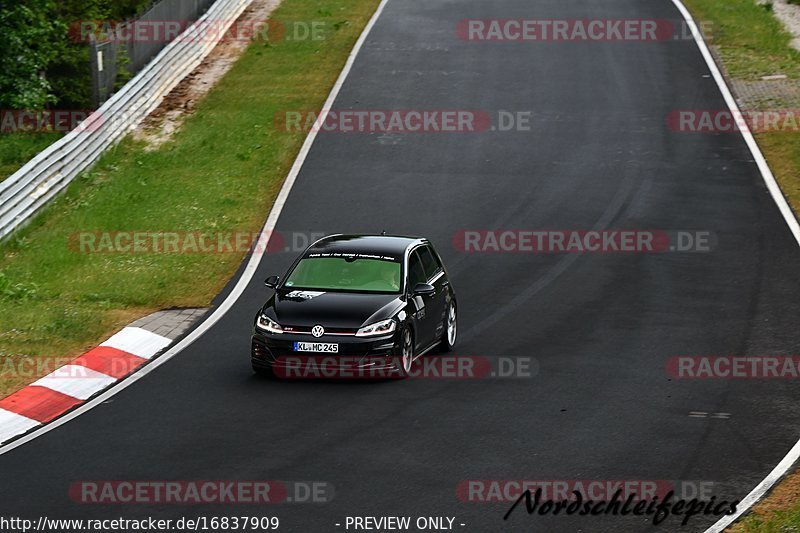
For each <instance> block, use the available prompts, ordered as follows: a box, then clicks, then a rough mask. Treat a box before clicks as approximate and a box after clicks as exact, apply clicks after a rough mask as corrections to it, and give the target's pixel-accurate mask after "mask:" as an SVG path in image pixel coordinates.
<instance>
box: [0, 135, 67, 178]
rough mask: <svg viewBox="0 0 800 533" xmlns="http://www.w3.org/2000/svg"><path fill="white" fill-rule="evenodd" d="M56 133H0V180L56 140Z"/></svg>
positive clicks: (58, 136)
mask: <svg viewBox="0 0 800 533" xmlns="http://www.w3.org/2000/svg"><path fill="white" fill-rule="evenodd" d="M60 137H61V135H60V134H56V133H6V134H2V135H0V181H3V180H4V179H6V178H7V177H9V176H10V175H11V174H13V173H14V172H16V171H17V170H19V168H20V167H21V166H22V165H24V164H25V163H27V162H28V161H29V160H30V159H31V158H32V157H33V156H35V155H36V154H38V153H39V152H41V151H42V150H44V149H45V148H47V147H48V146H50V145H51V144H53V143H54V142H56V141H57V140H58V139H59V138H60Z"/></svg>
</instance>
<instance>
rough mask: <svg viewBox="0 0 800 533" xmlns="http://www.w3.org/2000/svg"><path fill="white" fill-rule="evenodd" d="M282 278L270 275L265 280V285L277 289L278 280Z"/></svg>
mask: <svg viewBox="0 0 800 533" xmlns="http://www.w3.org/2000/svg"><path fill="white" fill-rule="evenodd" d="M280 280H281V278H279V277H278V276H270V277H268V278H267V279H266V280H265V281H264V285H266V286H267V287H269V288H270V289H275V288H277V286H278V282H279V281H280Z"/></svg>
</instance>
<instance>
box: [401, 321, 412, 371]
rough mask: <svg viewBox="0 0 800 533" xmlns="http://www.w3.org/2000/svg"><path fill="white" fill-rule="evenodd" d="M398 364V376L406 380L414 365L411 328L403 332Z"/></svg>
mask: <svg viewBox="0 0 800 533" xmlns="http://www.w3.org/2000/svg"><path fill="white" fill-rule="evenodd" d="M399 363H400V364H399V365H398V366H399V376H400V377H401V378H407V377H408V376H409V375H410V374H411V367H412V365H413V364H414V334H413V333H412V332H411V328H405V329H404V330H403V338H402V341H401V343H400V361H399Z"/></svg>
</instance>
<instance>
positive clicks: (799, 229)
mask: <svg viewBox="0 0 800 533" xmlns="http://www.w3.org/2000/svg"><path fill="white" fill-rule="evenodd" d="M672 3H673V4H675V6H676V7H677V8H678V10H679V11H680V12H681V15H683V18H684V19H686V24H688V25H689V29H690V30H691V32H692V35H693V36H694V41H695V43H697V46H698V48H700V53H701V54H702V55H703V59H705V60H706V64H707V65H708V68H709V70H710V71H711V75H712V76H713V78H714V81H716V82H717V86H718V87H719V90H720V92H721V93H722V97H723V98H724V99H725V103H726V104H727V105H728V109H730V111H731V114H732V116H735V117H736V116H740V112H739V106H738V105H737V104H736V100H735V99H734V98H733V95H732V94H731V91H730V89H729V88H728V85H727V84H726V83H725V78H724V77H723V76H722V73H721V72H720V70H719V68H718V67H717V64H716V63H715V62H714V58H713V57H712V56H711V52H709V50H708V46H706V43H705V41H704V40H703V38H702V36H701V35H700V30H699V29H698V28H697V24H695V22H694V19H692V15H691V14H690V13H689V10H688V9H686V6H684V5H683V3H682V2H681V0H672ZM740 122H742V124H741V127H740V131H741V133H742V137H744V140H745V142H746V143H747V147H748V148H750V153H752V154H753V158H754V159H755V162H756V165H758V170H759V171H760V172H761V177H762V178H763V179H764V183H766V184H767V189H768V190H769V193H770V195H771V196H772V199H773V200H774V201H775V204H776V205H777V206H778V209H779V210H780V212H781V214H782V215H783V219H784V220H785V221H786V224H787V225H788V226H789V229H790V230H791V231H792V235H794V238H795V240H796V241H797V244H800V223H798V222H797V219H796V218H795V216H794V213H793V212H792V208H791V207H789V204H788V202H786V198H785V197H784V196H783V193H782V192H781V188H780V186H779V185H778V182H777V180H775V176H774V175H773V174H772V171H771V170H770V168H769V165H767V160H766V159H765V158H764V154H762V153H761V149H760V148H759V147H758V143H756V140H755V138H754V137H753V134H752V133H751V132H750V128H749V126H748V125H747V124H746V123H745V122H744V121H740ZM737 125H738V123H737Z"/></svg>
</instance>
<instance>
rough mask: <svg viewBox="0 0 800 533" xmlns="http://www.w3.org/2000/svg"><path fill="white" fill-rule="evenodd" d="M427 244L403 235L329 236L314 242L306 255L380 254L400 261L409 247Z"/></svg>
mask: <svg viewBox="0 0 800 533" xmlns="http://www.w3.org/2000/svg"><path fill="white" fill-rule="evenodd" d="M427 242H428V241H427V240H426V239H423V238H421V237H409V236H405V235H329V236H327V237H323V238H322V239H320V240H318V241H317V242H315V243H314V244H313V245H312V246H311V247H310V248H309V249H308V253H336V252H338V253H357V254H358V253H361V254H381V255H388V256H392V257H396V258H398V259H401V258H402V257H403V256H404V254H405V252H406V250H407V249H408V248H410V247H411V246H414V245H416V244H422V243H427Z"/></svg>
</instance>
